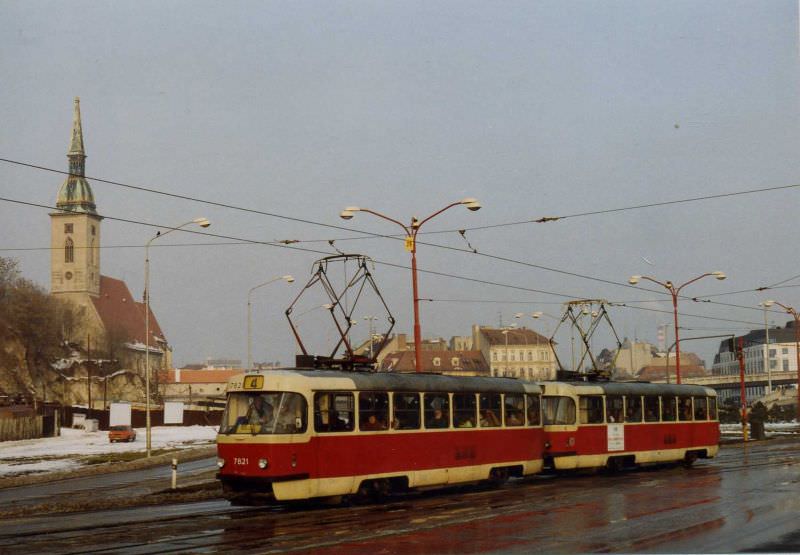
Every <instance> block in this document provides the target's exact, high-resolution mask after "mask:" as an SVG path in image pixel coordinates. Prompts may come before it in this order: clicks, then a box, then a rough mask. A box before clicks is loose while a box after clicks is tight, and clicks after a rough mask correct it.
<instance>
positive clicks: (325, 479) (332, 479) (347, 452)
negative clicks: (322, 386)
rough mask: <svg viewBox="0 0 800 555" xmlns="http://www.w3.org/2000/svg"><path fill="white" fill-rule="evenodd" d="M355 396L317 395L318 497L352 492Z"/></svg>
mask: <svg viewBox="0 0 800 555" xmlns="http://www.w3.org/2000/svg"><path fill="white" fill-rule="evenodd" d="M355 429H356V415H355V397H354V395H353V393H352V392H350V391H324V392H322V391H320V392H317V393H315V394H314V430H315V432H316V436H317V437H316V440H317V441H318V447H317V449H315V452H316V457H317V460H316V473H315V474H316V476H317V477H318V478H319V480H317V493H316V495H317V496H327V495H347V494H350V493H352V491H353V481H354V479H353V468H354V467H353V464H354V456H355V452H356V449H355V448H354V447H355V442H356V441H357V439H358V438H357V437H355V435H356V434H355V433H354V431H355Z"/></svg>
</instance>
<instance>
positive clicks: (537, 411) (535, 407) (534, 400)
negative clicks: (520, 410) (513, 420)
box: [525, 395, 542, 426]
mask: <svg viewBox="0 0 800 555" xmlns="http://www.w3.org/2000/svg"><path fill="white" fill-rule="evenodd" d="M525 398H526V399H527V400H528V411H527V413H528V426H539V425H541V423H542V409H541V403H540V402H539V395H526V396H525Z"/></svg>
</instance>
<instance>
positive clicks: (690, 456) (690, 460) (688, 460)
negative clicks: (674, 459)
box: [681, 451, 697, 468]
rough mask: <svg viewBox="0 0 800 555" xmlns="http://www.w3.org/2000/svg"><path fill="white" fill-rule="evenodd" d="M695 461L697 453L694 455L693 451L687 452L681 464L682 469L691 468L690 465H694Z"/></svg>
mask: <svg viewBox="0 0 800 555" xmlns="http://www.w3.org/2000/svg"><path fill="white" fill-rule="evenodd" d="M696 460H697V453H695V452H694V451H689V452H688V453H686V455H685V456H684V457H683V462H682V463H681V464H683V467H684V468H692V465H693V464H694V463H695V461H696Z"/></svg>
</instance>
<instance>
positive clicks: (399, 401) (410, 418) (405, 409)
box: [392, 393, 420, 430]
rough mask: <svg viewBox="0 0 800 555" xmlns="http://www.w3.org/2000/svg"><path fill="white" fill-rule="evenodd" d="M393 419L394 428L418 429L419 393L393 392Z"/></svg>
mask: <svg viewBox="0 0 800 555" xmlns="http://www.w3.org/2000/svg"><path fill="white" fill-rule="evenodd" d="M392 399H393V401H394V420H392V428H394V429H395V430H419V406H420V405H419V393H395V394H394V396H393V398H392Z"/></svg>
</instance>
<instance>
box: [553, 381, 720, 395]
mask: <svg viewBox="0 0 800 555" xmlns="http://www.w3.org/2000/svg"><path fill="white" fill-rule="evenodd" d="M568 383H569V385H572V386H575V387H599V388H600V389H602V390H603V392H604V393H605V394H606V395H703V396H712V397H716V395H717V393H716V391H714V390H713V389H711V388H710V387H704V386H702V385H692V384H686V385H678V384H668V383H649V382H568Z"/></svg>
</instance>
